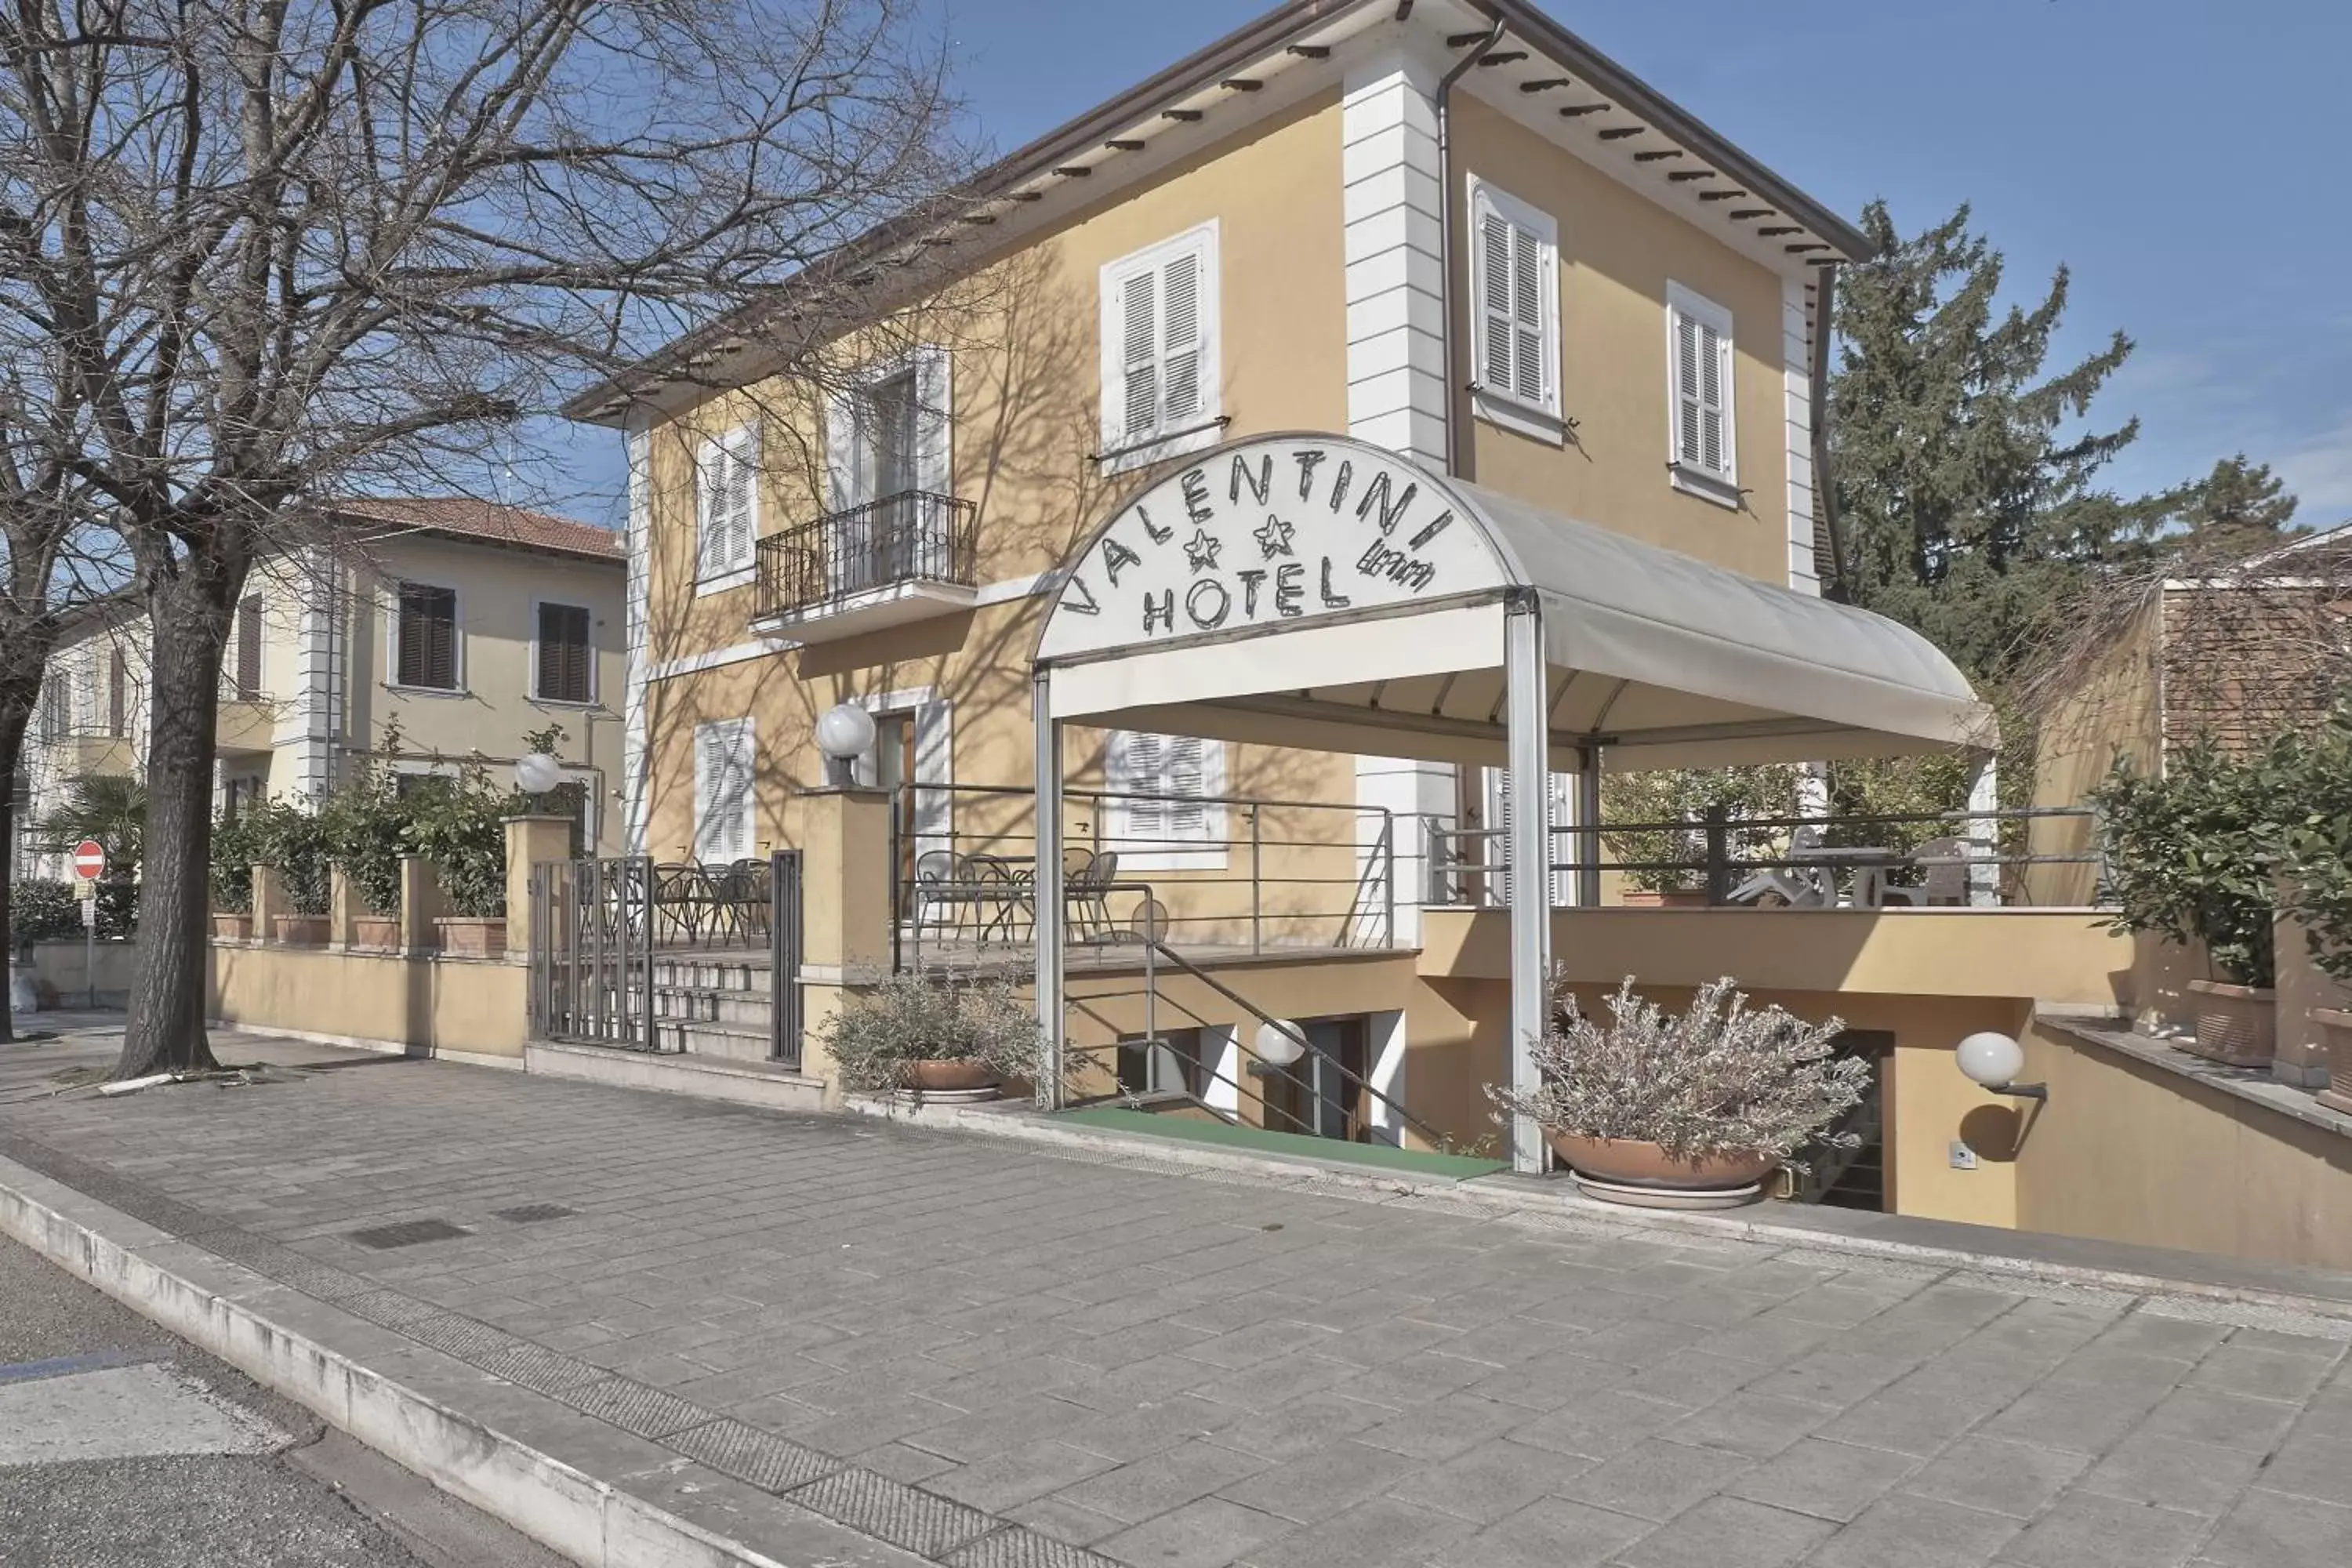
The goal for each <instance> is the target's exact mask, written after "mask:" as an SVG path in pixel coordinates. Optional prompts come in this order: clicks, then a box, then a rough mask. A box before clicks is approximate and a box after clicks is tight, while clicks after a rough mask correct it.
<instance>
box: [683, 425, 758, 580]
mask: <svg viewBox="0 0 2352 1568" xmlns="http://www.w3.org/2000/svg"><path fill="white" fill-rule="evenodd" d="M759 478H760V427H759V426H757V425H746V426H743V427H742V428H740V429H739V430H733V431H730V432H729V433H728V434H727V435H725V436H721V437H715V438H713V439H711V440H709V441H705V442H704V443H703V444H702V450H701V453H700V455H699V460H698V464H697V471H696V475H695V486H696V499H697V502H698V508H697V510H698V519H697V522H696V531H695V572H696V574H697V575H698V576H701V577H719V576H724V575H725V574H728V573H730V572H733V571H737V570H739V569H740V568H742V567H744V566H748V565H750V564H751V541H752V535H753V533H754V532H755V531H757V522H756V518H757V507H758V504H759V503H758V494H759Z"/></svg>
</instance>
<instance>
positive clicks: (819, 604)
mask: <svg viewBox="0 0 2352 1568" xmlns="http://www.w3.org/2000/svg"><path fill="white" fill-rule="evenodd" d="M979 515H980V509H979V508H978V507H977V506H976V505H974V504H973V503H972V502H971V501H968V500H963V499H962V498H961V497H958V496H950V495H940V494H937V493H935V492H933V491H930V490H900V491H898V493H897V494H895V495H887V496H882V497H880V498H878V499H877V500H870V501H867V502H866V503H864V504H863V505H860V506H854V507H848V508H845V509H844V510H840V511H835V512H827V513H826V514H825V515H824V516H823V517H820V518H818V519H816V520H815V521H813V522H804V523H802V524H800V525H798V526H797V527H793V528H788V529H785V530H783V531H782V532H779V533H772V534H770V535H768V536H767V537H766V538H764V539H762V540H761V541H760V542H759V546H758V549H757V551H756V552H755V559H756V563H757V566H758V572H757V579H758V584H759V586H758V592H757V595H756V598H755V601H754V605H753V609H752V615H753V616H754V618H760V617H764V616H782V615H791V614H794V613H796V612H801V611H806V610H814V609H820V608H823V607H824V606H826V605H834V604H838V603H840V602H841V601H843V600H845V599H848V598H850V597H852V596H853V595H858V594H863V593H868V592H871V591H872V590H874V589H877V588H888V587H894V586H896V585H898V584H902V583H951V584H956V585H957V586H959V587H965V588H969V587H972V586H974V585H975V584H976V583H977V582H978V576H977V574H978V571H979V554H980V535H979V529H978V527H977V523H978V520H979Z"/></svg>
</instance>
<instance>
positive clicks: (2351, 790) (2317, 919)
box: [2280, 698, 2352, 1111]
mask: <svg viewBox="0 0 2352 1568" xmlns="http://www.w3.org/2000/svg"><path fill="white" fill-rule="evenodd" d="M2299 750H2300V762H2301V768H2300V773H2301V783H2300V787H2298V788H2297V789H2296V790H2295V791H2294V797H2293V805H2294V809H2293V810H2290V811H2288V812H2286V813H2284V815H2285V816H2286V817H2287V819H2288V820H2287V823H2286V826H2285V827H2284V832H2283V834H2282V836H2281V842H2280V847H2281V851H2282V853H2281V856H2280V868H2281V870H2282V871H2283V872H2284V877H2285V880H2286V883H2287V885H2288V886H2290V887H2291V888H2293V889H2294V899H2293V903H2292V906H2291V907H2290V908H2289V909H2288V910H2287V911H2286V912H2287V913H2288V914H2289V915H2291V916H2292V917H2293V918H2294V921H2295V923H2296V924H2298V925H2300V926H2301V927H2302V928H2303V935H2304V940H2305V942H2306V943H2308V944H2309V947H2310V951H2311V961H2312V963H2313V964H2314V965H2315V966H2316V967H2317V968H2318V970H2319V972H2320V973H2322V974H2325V975H2326V976H2327V977H2328V978H2329V979H2331V980H2334V981H2336V982H2337V983H2338V984H2344V985H2348V986H2352V698H2347V699H2342V700H2338V701H2337V702H2336V706H2335V708H2334V710H2332V711H2330V713H2329V714H2328V717H2327V721H2326V723H2324V724H2322V725H2321V726H2320V727H2319V728H2318V729H2317V730H2316V731H2314V732H2313V733H2312V734H2311V735H2310V736H2309V737H2308V738H2307V739H2306V740H2305V742H2303V743H2302V744H2301V746H2300V748H2299ZM2312 1016H2313V1019H2314V1021H2315V1023H2317V1024H2318V1025H2319V1026H2320V1029H2321V1030H2322V1032H2323V1034H2324V1036H2325V1037H2326V1041H2327V1067H2328V1079H2329V1083H2328V1087H2327V1089H2326V1090H2325V1091H2323V1092H2322V1093H2321V1095H2320V1099H2321V1100H2323V1101H2325V1102H2326V1104H2327V1105H2328V1106H2330V1107H2331V1108H2332V1109H2334V1110H2344V1111H2352V1010H2346V1009H2342V1008H2331V1007H2323V1008H2319V1009H2316V1010H2315V1011H2314V1013H2313V1015H2312Z"/></svg>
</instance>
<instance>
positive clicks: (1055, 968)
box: [1029, 669, 1067, 1110]
mask: <svg viewBox="0 0 2352 1568" xmlns="http://www.w3.org/2000/svg"><path fill="white" fill-rule="evenodd" d="M1053 698H1054V690H1053V676H1052V675H1051V674H1049V673H1048V672H1046V671H1045V670H1042V669H1041V670H1039V671H1037V672H1036V673H1035V674H1034V675H1033V676H1031V677H1030V678H1029V713H1030V719H1031V721H1032V722H1033V723H1034V726H1035V729H1036V739H1037V767H1036V777H1037V870H1036V878H1035V881H1034V889H1035V892H1036V898H1037V922H1036V929H1035V931H1034V932H1033V933H1032V934H1033V936H1034V940H1035V942H1036V943H1037V1024H1038V1026H1039V1027H1040V1028H1042V1029H1044V1030H1045V1069H1044V1071H1043V1072H1042V1073H1041V1074H1040V1075H1039V1080H1038V1084H1037V1105H1038V1108H1039V1109H1040V1110H1060V1109H1061V1108H1062V1043H1063V1036H1064V1033H1065V1028H1066V1023H1067V1008H1066V1006H1065V1005H1064V1003H1063V1000H1062V917H1063V914H1064V912H1065V911H1064V910H1063V907H1062V725H1061V721H1059V720H1057V719H1055V717H1054V701H1053Z"/></svg>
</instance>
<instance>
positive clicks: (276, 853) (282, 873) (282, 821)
mask: <svg viewBox="0 0 2352 1568" xmlns="http://www.w3.org/2000/svg"><path fill="white" fill-rule="evenodd" d="M251 815H252V816H253V818H254V826H253V834H254V863H255V864H257V865H261V866H268V867H269V868H272V869H273V870H275V871H276V872H277V873H278V882H279V884H280V885H281V886H283V887H284V888H285V889H286V909H287V912H286V913H284V914H281V915H278V916H276V917H274V919H273V921H272V922H271V923H272V924H273V926H274V927H275V928H276V929H274V930H272V931H269V932H268V936H269V937H270V938H272V939H273V940H275V941H277V942H279V943H281V944H283V945H284V946H287V947H324V946H325V945H326V944H327V940H328V937H329V935H330V934H331V932H330V926H331V921H329V920H328V918H327V910H328V907H329V903H330V900H331V898H332V896H333V892H334V868H333V861H332V858H331V839H330V837H328V827H327V824H326V823H325V822H323V821H321V820H320V818H319V816H317V815H316V814H314V813H312V812H308V811H304V810H303V809H301V808H300V807H299V806H297V805H291V804H289V803H288V802H286V801H282V800H273V801H269V802H268V803H266V804H264V805H256V806H254V807H252V808H251Z"/></svg>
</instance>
